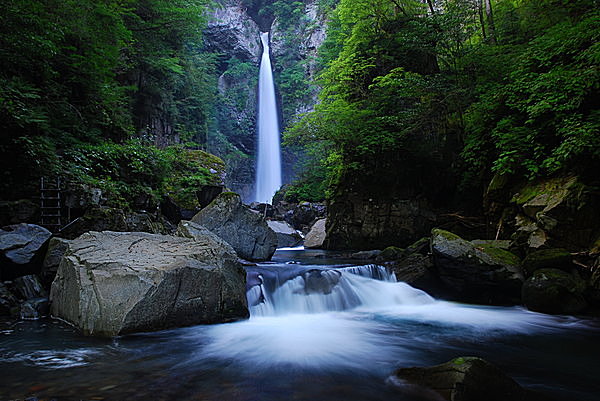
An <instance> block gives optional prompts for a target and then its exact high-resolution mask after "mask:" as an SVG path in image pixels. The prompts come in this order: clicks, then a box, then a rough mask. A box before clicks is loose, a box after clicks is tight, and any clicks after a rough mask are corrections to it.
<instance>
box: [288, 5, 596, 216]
mask: <svg viewBox="0 0 600 401" xmlns="http://www.w3.org/2000/svg"><path fill="white" fill-rule="evenodd" d="M599 17H600V13H599V12H598V2H597V1H594V0H572V1H562V0H561V1H559V0H535V1H533V0H496V1H491V0H481V1H479V0H451V1H412V0H400V1H398V0H361V1H356V0H352V1H350V0H341V1H340V2H339V4H338V5H337V7H335V8H334V9H333V11H332V12H331V15H330V23H329V25H328V30H327V33H328V36H327V40H326V43H324V45H323V46H322V47H321V49H320V62H321V65H322V66H323V70H322V72H321V74H320V80H319V84H320V86H321V88H322V91H321V95H320V99H321V102H320V104H319V105H318V106H317V107H316V109H315V111H314V112H311V113H308V114H307V115H306V116H305V117H304V118H303V119H302V120H301V121H300V122H299V123H298V124H296V125H295V126H294V127H293V128H292V129H291V130H289V131H288V132H287V134H286V137H287V141H288V142H295V143H302V144H304V145H305V146H306V147H307V148H308V149H309V150H310V151H311V153H312V154H314V155H317V157H316V159H315V163H316V164H317V165H318V166H320V170H319V171H317V170H315V169H314V168H313V170H312V172H311V173H310V174H309V175H311V174H312V175H313V176H314V178H313V179H310V177H309V178H308V179H304V180H303V181H302V183H301V184H300V185H297V186H296V188H295V189H294V191H296V192H311V191H312V189H311V188H307V187H306V186H308V185H312V186H313V187H314V184H315V182H323V176H326V177H327V182H328V188H329V190H330V192H329V196H330V197H334V196H335V195H334V194H335V190H336V189H337V188H341V189H343V190H348V189H349V188H352V187H359V188H364V191H367V192H369V193H377V192H380V193H382V194H383V193H388V194H389V193H394V192H400V191H402V190H403V189H406V188H407V187H410V188H413V189H415V188H416V190H417V191H418V192H419V193H424V194H425V195H427V196H428V197H429V198H430V199H431V200H433V201H438V202H440V201H444V202H445V204H448V203H453V202H456V198H455V196H454V195H453V194H456V191H455V190H454V188H460V189H461V192H460V199H459V200H460V201H461V202H463V204H464V203H466V201H468V200H469V198H471V200H472V203H471V205H480V197H481V195H482V193H483V188H484V187H485V186H486V185H487V183H488V182H489V180H490V178H491V177H492V175H493V174H495V173H497V174H502V175H507V176H512V177H514V178H516V179H532V178H535V177H539V176H548V175H551V174H557V173H560V172H563V171H578V172H585V171H588V172H590V171H598V165H599V164H598V162H599V159H600V136H599V135H598V132H599V128H600V113H599V111H598V102H599V99H600V97H599V93H598V90H599V82H600V80H599V74H600V70H599V67H598V61H599V60H600V47H598V43H599V39H600V38H599V36H600V26H599V24H600V18H599ZM323 196H324V195H323Z"/></svg>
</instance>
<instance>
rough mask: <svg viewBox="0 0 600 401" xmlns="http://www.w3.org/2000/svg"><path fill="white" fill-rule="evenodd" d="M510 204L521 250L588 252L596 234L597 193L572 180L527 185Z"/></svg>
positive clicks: (598, 219) (599, 224) (598, 230)
mask: <svg viewBox="0 0 600 401" xmlns="http://www.w3.org/2000/svg"><path fill="white" fill-rule="evenodd" d="M511 202H512V204H513V205H514V207H515V208H516V211H517V213H516V216H517V217H516V219H515V222H514V224H515V231H516V234H515V240H516V242H517V244H518V245H520V246H523V247H525V248H535V249H539V248H541V247H544V246H546V247H547V246H550V247H562V248H566V249H569V250H581V249H589V248H590V247H591V246H592V245H593V243H594V240H595V239H596V238H598V235H599V234H600V215H599V214H598V208H599V207H600V197H599V196H598V191H597V190H596V189H595V188H593V187H590V186H588V185H585V184H584V183H583V182H581V181H580V180H579V178H578V177H576V176H567V177H554V178H550V179H545V180H538V181H535V182H531V183H527V184H526V185H524V186H522V187H521V188H520V190H519V191H518V192H517V193H516V194H515V195H514V196H513V198H512V200H511Z"/></svg>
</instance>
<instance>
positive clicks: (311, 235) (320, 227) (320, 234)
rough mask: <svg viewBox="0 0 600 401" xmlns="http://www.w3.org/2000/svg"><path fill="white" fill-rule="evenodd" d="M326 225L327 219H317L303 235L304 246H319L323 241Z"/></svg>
mask: <svg viewBox="0 0 600 401" xmlns="http://www.w3.org/2000/svg"><path fill="white" fill-rule="evenodd" d="M326 225H327V219H320V220H317V222H316V223H315V224H313V226H312V227H311V228H310V231H309V232H308V234H306V237H304V247H305V248H321V247H323V242H324V241H325V236H326V231H325V226H326Z"/></svg>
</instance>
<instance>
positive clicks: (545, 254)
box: [522, 248, 573, 277]
mask: <svg viewBox="0 0 600 401" xmlns="http://www.w3.org/2000/svg"><path fill="white" fill-rule="evenodd" d="M572 262H573V256H572V255H571V253H570V252H569V251H567V250H566V249H563V248H552V249H540V250H538V251H533V252H531V253H530V254H529V255H527V256H526V257H525V259H523V264H522V267H523V272H524V273H525V275H526V276H527V277H529V276H531V275H532V274H533V273H534V272H535V271H536V270H538V269H542V268H555V269H562V270H566V271H570V270H571V269H572V268H573V263H572Z"/></svg>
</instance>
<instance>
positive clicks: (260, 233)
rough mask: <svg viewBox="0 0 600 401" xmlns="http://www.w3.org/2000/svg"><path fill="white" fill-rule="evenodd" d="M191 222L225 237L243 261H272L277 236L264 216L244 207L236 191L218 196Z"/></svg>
mask: <svg viewBox="0 0 600 401" xmlns="http://www.w3.org/2000/svg"><path fill="white" fill-rule="evenodd" d="M192 221H193V222H194V223H198V224H200V225H202V226H204V227H206V228H207V229H209V230H210V231H212V232H213V233H215V234H216V235H218V236H219V237H221V238H223V239H224V240H225V241H226V242H227V243H229V244H230V245H231V246H232V247H233V249H235V251H236V252H237V254H238V256H239V257H241V258H243V259H247V260H252V261H262V260H270V259H271V256H273V254H274V253H275V249H276V248H277V235H276V234H275V232H273V230H271V229H270V228H269V226H268V225H267V223H266V222H265V221H264V220H263V217H262V215H260V214H258V213H255V212H253V211H252V210H250V208H248V207H247V206H245V205H243V204H242V201H241V199H240V196H239V195H238V194H236V193H234V192H223V193H222V194H220V195H219V196H217V198H215V200H213V201H212V202H211V203H210V205H208V206H207V207H205V208H204V209H202V210H201V211H200V212H198V214H196V215H195V216H194V217H193V218H192Z"/></svg>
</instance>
